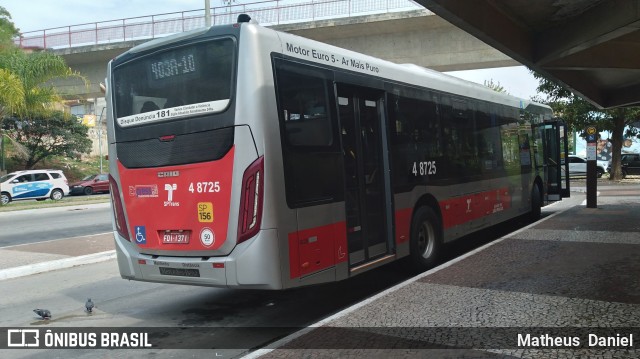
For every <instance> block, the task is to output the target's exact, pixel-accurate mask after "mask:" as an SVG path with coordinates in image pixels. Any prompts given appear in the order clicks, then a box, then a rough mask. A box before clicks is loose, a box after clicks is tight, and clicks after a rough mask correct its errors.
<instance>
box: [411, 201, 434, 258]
mask: <svg viewBox="0 0 640 359" xmlns="http://www.w3.org/2000/svg"><path fill="white" fill-rule="evenodd" d="M409 246H410V248H411V255H410V261H411V266H412V267H413V268H414V269H417V270H425V269H428V268H431V267H433V266H434V265H435V264H436V262H437V260H438V256H439V254H440V249H441V247H442V229H441V225H440V218H439V217H438V215H436V213H435V212H434V211H433V209H431V208H430V207H420V208H418V210H417V211H416V213H415V214H414V215H413V220H412V221H411V242H410V243H409Z"/></svg>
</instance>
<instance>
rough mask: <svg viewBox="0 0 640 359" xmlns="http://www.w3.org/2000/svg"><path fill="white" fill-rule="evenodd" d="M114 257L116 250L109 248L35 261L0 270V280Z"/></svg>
mask: <svg viewBox="0 0 640 359" xmlns="http://www.w3.org/2000/svg"><path fill="white" fill-rule="evenodd" d="M115 257H116V251H115V250H110V251H105V252H100V253H93V254H87V255H84V256H78V257H71V258H64V259H58V260H54V261H49V262H42V263H35V264H29V265H24V266H20V267H14V268H9V269H3V270H0V280H5V279H12V278H19V277H24V276H28V275H32V274H38V273H43V272H49V271H54V270H58V269H65V268H71V267H75V266H80V265H84V264H92V263H99V262H104V261H108V260H110V259H114V258H115Z"/></svg>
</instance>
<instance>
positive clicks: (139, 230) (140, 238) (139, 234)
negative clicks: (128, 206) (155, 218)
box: [136, 226, 147, 244]
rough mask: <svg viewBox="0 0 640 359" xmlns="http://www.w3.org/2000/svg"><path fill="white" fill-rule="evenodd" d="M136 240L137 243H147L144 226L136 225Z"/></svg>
mask: <svg viewBox="0 0 640 359" xmlns="http://www.w3.org/2000/svg"><path fill="white" fill-rule="evenodd" d="M136 242H137V243H138V244H147V230H146V229H145V228H144V226H136Z"/></svg>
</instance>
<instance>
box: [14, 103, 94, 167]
mask: <svg viewBox="0 0 640 359" xmlns="http://www.w3.org/2000/svg"><path fill="white" fill-rule="evenodd" d="M4 130H5V131H6V132H7V133H8V134H9V135H10V136H11V137H12V138H14V139H16V140H17V141H18V142H19V143H21V144H23V145H24V146H25V147H26V148H27V149H28V151H29V155H28V158H27V159H26V161H25V169H31V168H33V166H34V165H35V164H37V163H38V162H40V161H42V160H43V159H45V158H47V157H49V156H54V155H62V156H67V157H76V156H78V155H80V154H81V153H88V152H89V151H90V150H91V139H89V137H88V132H89V129H88V128H87V126H85V125H83V124H82V123H80V121H78V119H77V118H76V117H75V116H71V115H68V114H65V113H64V112H62V111H53V112H50V115H48V116H45V115H42V114H40V115H36V116H33V117H29V118H18V117H9V118H6V119H5V122H4Z"/></svg>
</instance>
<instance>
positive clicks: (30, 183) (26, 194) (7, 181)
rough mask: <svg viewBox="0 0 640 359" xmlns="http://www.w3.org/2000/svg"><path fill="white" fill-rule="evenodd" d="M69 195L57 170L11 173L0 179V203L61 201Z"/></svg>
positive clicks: (64, 180)
mask: <svg viewBox="0 0 640 359" xmlns="http://www.w3.org/2000/svg"><path fill="white" fill-rule="evenodd" d="M67 195H69V183H68V182H67V178H66V177H65V176H64V173H62V171H59V170H26V171H17V172H11V173H9V174H6V175H4V176H2V177H0V202H1V203H2V204H3V205H4V204H7V203H9V202H11V201H18V200H23V199H36V200H38V201H43V200H45V199H47V198H51V199H52V200H54V201H58V200H61V199H62V197H64V196H67Z"/></svg>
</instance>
